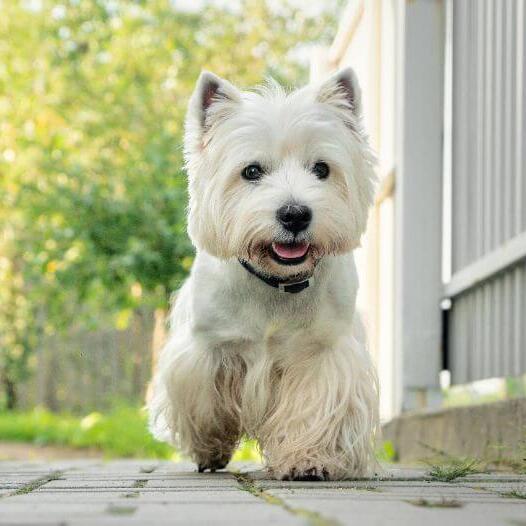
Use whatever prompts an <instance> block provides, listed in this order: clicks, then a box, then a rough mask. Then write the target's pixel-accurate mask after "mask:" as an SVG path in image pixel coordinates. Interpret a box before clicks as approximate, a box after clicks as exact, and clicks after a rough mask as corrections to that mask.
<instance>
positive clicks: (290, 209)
mask: <svg viewBox="0 0 526 526" xmlns="http://www.w3.org/2000/svg"><path fill="white" fill-rule="evenodd" d="M276 217H277V218H278V221H279V222H280V223H281V224H282V225H283V228H285V230H288V231H289V232H293V233H294V234H297V233H298V232H301V231H302V230H305V229H306V228H307V227H308V226H309V224H310V222H311V219H312V211H311V209H310V208H309V207H308V206H304V205H294V204H288V205H283V206H282V207H281V208H279V209H278V211H277V212H276Z"/></svg>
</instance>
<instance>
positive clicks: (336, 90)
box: [316, 68, 362, 119]
mask: <svg viewBox="0 0 526 526" xmlns="http://www.w3.org/2000/svg"><path fill="white" fill-rule="evenodd" d="M316 100H317V101H318V102H324V103H327V104H331V105H333V106H336V107H337V108H338V109H340V110H343V111H351V112H352V114H353V115H354V117H355V118H358V119H359V118H360V117H361V115H362V91H361V89H360V85H359V84H358V78H357V77H356V73H355V72H354V70H353V69H352V68H345V69H342V70H341V71H339V72H338V73H336V74H335V75H333V76H332V77H330V78H329V80H326V81H325V82H324V83H323V84H322V85H321V86H320V87H319V88H318V92H317V95H316Z"/></svg>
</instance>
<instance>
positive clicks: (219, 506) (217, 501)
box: [0, 459, 526, 526]
mask: <svg viewBox="0 0 526 526" xmlns="http://www.w3.org/2000/svg"><path fill="white" fill-rule="evenodd" d="M230 469H231V472H219V473H204V474H203V473H196V471H195V467H194V466H193V465H192V464H188V463H178V464H174V463H170V462H155V461H151V460H142V461H141V460H139V461H136V460H133V461H130V460H126V461H112V462H103V461H102V460H78V459H75V460H72V461H65V460H60V461H54V462H49V463H36V462H12V461H5V462H0V525H1V526H10V525H13V526H15V525H17V526H22V525H23V526H29V525H31V526H33V525H34V526H52V525H53V526H55V525H57V526H58V525H61V526H70V525H71V526H84V525H92V524H93V525H95V524H96V525H97V526H99V525H103V526H104V525H106V524H108V525H114V526H121V525H125V524H132V525H133V524H153V525H157V524H159V525H161V526H163V525H164V524H166V525H168V524H170V525H175V526H177V525H182V524H185V525H186V524H189V525H208V524H229V525H236V524H250V525H252V524H254V525H267V524H269V525H279V526H289V525H310V526H338V525H340V526H344V525H351V524H352V525H356V524H360V525H365V526H369V525H371V526H372V525H384V524H386V525H393V526H397V525H404V526H412V525H415V526H416V525H418V526H421V525H425V526H435V525H436V526H439V525H440V526H444V525H448V526H457V525H465V524H477V526H485V525H488V526H489V525H491V526H493V525H499V524H502V525H508V526H526V499H522V498H520V497H521V496H526V476H525V475H518V474H514V473H505V474H503V473H485V474H477V475H470V476H467V477H463V478H459V479H456V480H455V481H452V482H438V481H433V480H429V477H428V476H427V475H426V472H425V470H415V469H411V470H403V469H397V468H393V469H389V470H386V471H385V472H383V473H379V474H378V476H377V477H374V478H372V479H368V480H355V481H338V482H281V481H275V480H270V479H269V478H268V476H267V475H266V473H265V472H263V471H254V467H253V466H247V465H234V466H231V467H230Z"/></svg>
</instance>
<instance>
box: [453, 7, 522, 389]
mask: <svg viewBox="0 0 526 526" xmlns="http://www.w3.org/2000/svg"><path fill="white" fill-rule="evenodd" d="M524 4H525V1H524V0H506V1H494V0H465V1H461V2H452V8H453V17H452V23H453V27H452V40H453V42H452V49H453V61H452V95H451V98H452V133H453V138H452V152H451V170H452V271H453V273H455V272H458V271H460V270H462V269H464V268H465V267H466V266H468V265H469V264H471V263H473V262H475V261H477V260H478V259H480V258H481V257H483V256H484V255H486V254H488V253H489V252H492V251H494V250H496V249H498V248H499V247H500V246H502V245H503V244H504V243H505V242H506V241H507V240H510V239H512V238H514V237H515V236H517V235H518V234H520V233H521V232H524V231H526V174H525V170H526V166H525V160H524V151H525V149H526V134H525V130H526V103H525V100H526V78H525V67H524V59H525V56H526V49H525V26H526V10H525V5H524ZM450 352H451V356H450V363H451V369H452V379H453V381H454V382H455V383H463V382H467V381H472V380H477V379H481V378H487V377H493V376H504V375H518V374H522V373H524V372H526V262H524V261H523V262H522V263H521V264H519V265H517V266H515V267H514V268H511V269H508V270H506V271H505V272H502V273H501V274H499V275H497V276H494V277H493V278H492V279H491V280H488V281H486V282H484V283H481V284H479V285H477V286H476V287H475V288H472V289H470V290H468V291H466V292H465V293H463V294H462V295H460V296H459V297H457V298H454V301H453V307H452V311H451V323H450Z"/></svg>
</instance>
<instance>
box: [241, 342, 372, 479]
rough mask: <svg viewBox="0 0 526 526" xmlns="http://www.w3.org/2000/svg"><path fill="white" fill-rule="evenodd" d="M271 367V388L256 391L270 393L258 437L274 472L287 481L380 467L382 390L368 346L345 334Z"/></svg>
mask: <svg viewBox="0 0 526 526" xmlns="http://www.w3.org/2000/svg"><path fill="white" fill-rule="evenodd" d="M273 367H274V372H272V373H271V374H269V375H268V376H269V379H270V383H268V384H267V385H268V387H267V388H266V390H267V391H269V392H267V393H263V392H261V391H260V392H258V391H257V388H255V389H254V390H253V392H252V395H253V396H254V397H255V399H256V400H257V399H259V400H262V399H263V398H264V397H265V396H267V398H268V406H267V407H268V408H269V410H268V412H267V414H266V415H265V418H264V419H262V420H261V421H260V422H259V426H258V427H259V428H258V429H257V430H256V435H257V437H258V438H259V440H260V443H261V445H262V448H263V451H264V454H265V457H266V460H267V463H268V467H269V469H270V471H271V473H272V474H273V475H274V476H275V477H276V478H279V479H284V480H287V479H292V480H328V479H341V478H346V477H357V476H363V475H365V474H367V473H368V472H369V471H370V469H371V468H372V467H373V466H374V465H375V461H374V454H373V441H374V435H375V431H376V427H377V421H378V420H377V418H378V417H377V406H378V396H377V382H376V375H375V371H374V368H373V365H372V363H371V361H370V358H369V355H368V353H367V352H366V350H365V349H364V348H362V347H361V346H360V344H358V342H356V341H355V340H354V339H352V338H351V337H348V338H347V339H345V341H341V342H340V344H339V345H338V346H337V347H336V348H333V349H321V350H319V351H315V352H311V351H308V352H303V353H290V354H289V355H286V357H285V358H284V360H282V363H279V362H277V363H276V364H275V365H274V366H273ZM248 384H250V379H247V385H248ZM252 385H256V384H252ZM261 385H263V386H265V382H262V383H261Z"/></svg>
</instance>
